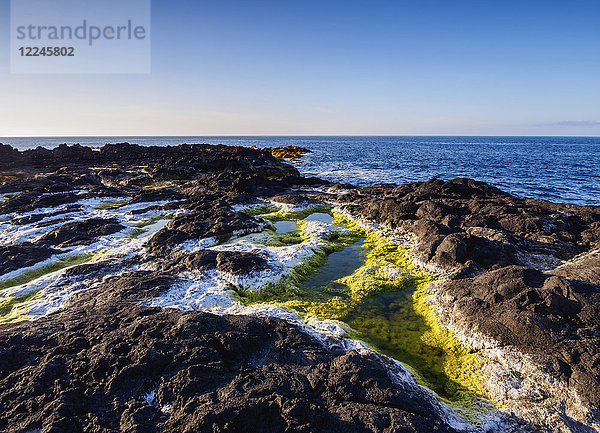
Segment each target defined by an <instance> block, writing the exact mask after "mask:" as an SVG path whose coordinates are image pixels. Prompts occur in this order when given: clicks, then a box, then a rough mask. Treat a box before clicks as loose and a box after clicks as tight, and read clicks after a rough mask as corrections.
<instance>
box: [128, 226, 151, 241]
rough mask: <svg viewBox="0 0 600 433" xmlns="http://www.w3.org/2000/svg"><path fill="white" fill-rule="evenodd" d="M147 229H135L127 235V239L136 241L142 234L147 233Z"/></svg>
mask: <svg viewBox="0 0 600 433" xmlns="http://www.w3.org/2000/svg"><path fill="white" fill-rule="evenodd" d="M147 232H148V229H145V228H139V227H136V228H134V229H133V230H131V231H130V232H129V233H127V239H137V238H139V237H140V236H141V235H143V234H144V233H147Z"/></svg>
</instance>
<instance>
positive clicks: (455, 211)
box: [339, 179, 600, 273]
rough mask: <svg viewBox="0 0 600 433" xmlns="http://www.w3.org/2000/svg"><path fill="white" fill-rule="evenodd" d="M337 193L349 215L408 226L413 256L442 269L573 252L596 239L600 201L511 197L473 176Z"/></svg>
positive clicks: (523, 262)
mask: <svg viewBox="0 0 600 433" xmlns="http://www.w3.org/2000/svg"><path fill="white" fill-rule="evenodd" d="M339 200H341V202H342V203H343V205H344V207H345V208H346V210H348V211H349V212H350V213H351V214H353V215H357V216H360V217H363V218H366V219H370V220H373V221H377V222H379V223H383V224H386V225H387V226H389V227H391V228H395V229H400V230H402V231H406V232H410V233H413V234H414V235H416V236H417V238H418V243H419V245H418V246H417V249H416V250H415V252H416V253H417V256H418V258H419V259H420V260H422V261H424V262H428V263H430V264H432V265H435V266H438V267H440V268H443V269H445V270H455V269H457V268H464V267H465V266H466V263H467V262H469V263H470V265H469V266H470V269H471V271H472V272H471V273H473V272H481V271H483V270H486V269H492V268H493V269H497V268H498V267H502V266H507V265H528V264H529V263H528V257H530V256H531V255H533V254H536V255H551V256H554V257H556V258H558V259H570V258H572V257H574V256H575V255H577V254H580V253H582V252H584V251H587V250H589V249H591V248H597V247H599V246H600V208H593V207H585V206H575V205H563V204H555V203H551V202H547V201H544V200H538V199H528V198H522V197H513V196H511V195H510V194H507V193H505V192H503V191H501V190H499V189H498V188H495V187H493V186H490V185H487V184H485V183H483V182H477V181H474V180H472V179H453V180H450V181H447V182H444V181H441V180H437V179H433V180H430V181H427V182H415V183H410V184H405V185H400V186H396V187H394V186H376V187H367V188H360V189H354V190H352V191H350V192H348V193H346V194H343V195H341V196H340V198H339ZM447 236H451V238H450V240H447V241H445V242H444V239H445V238H446V237H447ZM438 248H439V251H438Z"/></svg>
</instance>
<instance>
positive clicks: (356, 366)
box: [0, 274, 454, 433]
mask: <svg viewBox="0 0 600 433" xmlns="http://www.w3.org/2000/svg"><path fill="white" fill-rule="evenodd" d="M168 281H169V280H165V279H160V278H159V279H156V278H154V277H152V278H150V277H147V278H144V277H142V276H141V274H131V275H129V276H126V277H122V278H112V279H110V280H108V281H107V282H106V283H104V284H103V285H102V287H101V288H96V289H90V290H88V291H87V292H85V293H83V294H80V295H79V296H77V297H76V298H75V299H74V300H73V301H72V302H71V304H70V306H69V307H68V308H66V309H64V310H62V311H60V312H58V313H56V314H52V315H50V316H47V317H45V318H42V319H39V320H37V321H35V322H24V323H19V324H13V325H5V326H2V327H0V408H2V411H0V430H2V431H11V432H23V433H24V432H26V431H28V430H31V429H42V431H43V432H50V431H69V432H76V431H95V432H113V431H119V430H121V431H140V432H141V431H144V432H145V431H148V432H149V431H152V432H175V431H176V432H197V431H213V432H238V431H239V432H246V431H257V432H258V431H264V432H274V431H282V432H283V431H294V432H425V431H438V432H452V431H454V430H452V429H451V428H450V427H448V426H447V425H446V424H445V423H444V422H442V420H441V419H440V418H439V416H438V415H436V413H437V411H436V410H435V409H434V407H432V406H431V404H430V403H429V401H428V400H426V399H425V398H423V397H422V396H420V394H418V393H415V392H414V391H411V390H405V389H404V387H402V386H398V384H397V383H396V382H394V380H393V379H392V378H391V377H390V375H389V373H388V370H387V369H386V368H385V366H384V365H383V363H382V360H381V359H380V358H378V357H376V356H373V355H370V356H359V355H357V354H355V353H353V352H348V353H345V352H344V351H342V350H340V349H336V348H331V349H329V348H327V347H325V346H323V345H322V344H321V342H319V341H317V340H315V339H314V338H313V337H310V336H309V335H308V334H305V333H304V332H302V331H300V330H298V329H297V328H295V327H294V326H292V325H290V324H288V323H286V322H285V321H282V320H278V319H273V318H261V319H258V318H254V317H248V316H224V317H219V316H213V315H211V314H206V313H196V312H181V311H177V310H163V309H160V308H149V307H141V306H136V304H135V303H132V301H133V300H134V299H138V298H139V297H143V296H147V295H148V294H149V293H156V291H157V290H158V291H161V290H164V289H165V288H166V286H165V285H166V284H167V285H168Z"/></svg>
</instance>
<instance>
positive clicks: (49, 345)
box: [0, 144, 600, 433]
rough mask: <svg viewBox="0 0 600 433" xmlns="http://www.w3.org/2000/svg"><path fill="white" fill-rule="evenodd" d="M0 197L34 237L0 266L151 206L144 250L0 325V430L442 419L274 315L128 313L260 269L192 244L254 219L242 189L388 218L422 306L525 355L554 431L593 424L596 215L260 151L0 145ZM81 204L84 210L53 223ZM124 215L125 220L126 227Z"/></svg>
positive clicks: (18, 264) (357, 426)
mask: <svg viewBox="0 0 600 433" xmlns="http://www.w3.org/2000/svg"><path fill="white" fill-rule="evenodd" d="M299 187H301V188H303V189H302V191H298V188H299ZM309 187H320V188H319V189H318V190H317V189H314V190H312V191H311V190H309ZM324 188H328V189H327V191H326V192H325V190H324ZM0 193H2V194H8V193H17V195H15V196H12V197H10V198H9V199H7V200H5V201H3V202H1V203H0V216H4V218H5V219H4V222H2V224H12V225H11V230H13V231H14V236H16V237H15V239H20V238H19V237H18V236H17V235H19V234H20V233H21V232H22V231H24V232H26V231H27V230H32V232H35V234H36V235H35V239H34V240H33V241H32V242H22V241H19V242H12V241H10V239H12V238H10V237H6V238H3V240H2V243H0V272H1V273H3V274H4V273H7V272H11V271H14V270H18V269H20V268H23V267H26V266H31V265H32V264H35V263H38V262H40V261H43V260H45V259H47V258H49V257H50V256H51V255H52V254H56V253H57V251H58V250H56V249H55V248H61V249H64V248H66V249H70V248H76V247H80V246H86V245H90V244H92V243H93V242H95V241H96V240H98V239H100V238H103V237H106V236H110V235H113V234H115V233H119V232H121V231H123V232H124V234H127V233H131V232H129V231H128V230H134V229H135V230H139V231H143V230H146V228H147V227H150V226H151V224H153V221H144V220H143V219H141V220H140V218H144V215H146V214H148V215H154V216H155V217H156V219H160V218H163V219H166V218H168V219H169V221H168V222H167V223H166V225H164V227H162V228H158V229H157V232H156V233H154V234H153V235H152V236H151V237H150V238H149V240H148V241H147V242H145V243H144V244H143V245H144V246H143V248H144V255H143V257H142V256H140V255H139V253H137V254H138V255H136V254H129V255H127V256H126V257H125V258H124V259H123V260H121V261H120V262H110V261H108V262H103V263H102V262H101V263H88V264H79V265H78V266H74V267H71V268H69V269H67V270H66V271H65V272H64V275H65V277H66V278H72V279H74V280H77V281H83V283H81V284H82V285H83V286H82V287H80V288H81V289H85V290H84V291H82V292H80V293H78V294H77V295H75V296H74V297H73V298H71V299H70V300H69V301H68V303H67V304H66V306H65V307H64V308H62V309H59V310H58V311H56V312H53V313H51V314H49V315H47V316H45V317H42V318H40V319H38V320H36V321H32V322H29V321H26V322H20V323H16V324H1V325H0V408H1V409H2V410H1V411H0V431H9V432H13V431H15V432H23V433H25V432H28V431H36V429H42V431H43V432H50V431H52V432H59V431H64V432H70V431H97V432H104V431H106V432H109V431H119V430H120V431H138V432H145V431H190V432H191V431H269V432H271V431H307V432H308V431H324V432H325V431H327V432H329V431H373V432H387V431H389V432H404V431H406V432H429V431H440V432H443V431H453V430H452V428H451V427H449V426H448V424H446V423H445V421H444V420H443V419H442V418H443V416H442V414H441V412H440V410H439V407H437V406H436V405H435V404H434V403H432V402H431V401H430V400H428V399H427V398H425V397H423V395H422V394H420V393H419V392H417V391H416V389H417V388H416V387H415V386H414V385H410V384H406V383H403V382H402V381H398V380H397V378H394V377H392V376H393V375H391V373H390V370H389V368H388V367H386V365H384V363H383V361H382V359H383V358H380V357H377V356H375V355H364V354H361V355H358V354H357V353H355V352H353V351H349V352H347V351H345V350H342V349H341V348H340V347H341V346H336V345H335V344H333V345H328V344H323V342H322V341H321V340H319V339H318V338H315V337H314V336H311V335H310V334H307V333H306V332H304V331H302V330H301V329H300V328H297V327H296V326H295V325H292V324H290V323H287V322H285V321H281V320H278V319H272V318H266V317H258V316H220V317H219V316H213V315H211V314H208V313H200V312H181V311H178V310H175V309H170V308H165V309H161V308H158V307H148V306H145V305H147V300H148V299H150V298H152V297H156V296H159V295H161V294H164V293H165V292H167V291H168V290H169V289H170V288H171V287H172V286H173V284H174V283H175V281H176V280H177V276H178V275H179V274H182V273H185V272H207V271H216V272H220V273H224V274H227V275H232V276H239V275H247V274H250V273H253V272H263V271H266V270H269V266H270V265H269V258H268V257H267V256H266V255H265V254H263V253H261V252H258V251H250V252H242V251H216V250H208V249H206V248H205V247H206V245H208V244H210V243H211V242H216V243H224V242H227V240H228V239H230V238H231V237H232V236H239V235H245V234H248V233H254V232H259V231H261V230H262V229H263V227H264V226H265V222H264V221H262V220H260V219H259V218H256V217H253V216H249V215H247V214H245V213H243V212H239V211H236V210H235V209H239V206H241V205H242V204H254V203H256V202H257V200H259V199H268V200H270V201H269V202H265V203H279V204H283V205H289V206H292V207H294V206H304V205H306V204H314V203H323V202H329V203H333V204H334V205H337V206H339V208H340V209H341V210H342V211H344V212H347V213H348V214H350V215H352V216H353V217H356V218H360V219H363V220H366V221H369V222H375V223H378V224H381V225H384V226H386V227H388V228H389V229H391V230H392V232H393V235H394V236H399V238H400V239H403V240H405V241H407V242H409V243H410V244H411V246H412V250H411V253H412V255H413V258H414V259H415V260H416V261H417V262H418V263H419V264H421V265H422V266H426V267H427V268H428V269H433V270H435V271H437V272H439V273H440V274H442V276H443V278H442V279H441V280H440V281H438V283H436V287H435V299H436V302H437V304H436V308H438V310H437V311H438V313H439V315H440V316H441V317H442V319H444V322H445V323H450V324H451V325H452V326H454V327H456V329H458V330H459V331H460V332H462V333H463V334H465V335H466V336H467V337H469V336H475V335H476V336H482V338H483V339H484V340H485V342H486V343H485V344H487V345H492V346H493V345H494V344H495V345H496V346H493V347H494V350H496V349H497V350H496V351H497V352H498V353H500V352H502V351H503V350H505V349H506V350H508V349H510V350H512V351H516V353H518V354H522V355H523V356H527V357H528V359H530V360H531V362H532V363H533V364H534V365H535V366H536V368H538V369H539V370H540V371H542V372H544V374H546V375H547V376H548V377H550V378H551V380H550V379H549V380H548V383H561V384H564V385H565V386H567V387H568V388H569V390H572V391H573V392H574V393H575V394H576V395H577V396H578V398H581V401H582V405H583V406H585V408H586V411H584V412H585V414H584V415H582V416H579V418H577V416H578V415H577V416H575V415H573V414H572V413H571V412H569V413H570V415H569V416H571V415H573V417H574V418H573V420H572V421H568V422H566V421H564V420H563V421H561V422H563V424H564V425H571V430H568V429H567V430H560V431H574V432H579V431H582V432H588V431H594V430H590V428H592V427H590V426H591V425H594V423H597V422H598V419H599V416H598V411H597V407H598V406H599V405H600V391H599V390H600V376H599V375H598V371H600V364H599V363H600V328H599V325H598V317H600V307H599V305H600V298H599V296H600V295H599V294H600V287H599V286H598V284H600V260H599V257H600V256H599V255H598V249H599V248H600V208H593V207H582V206H574V205H561V204H553V203H549V202H546V201H543V200H534V199H528V198H520V197H513V196H511V195H509V194H507V193H505V192H503V191H501V190H499V189H497V188H495V187H492V186H490V185H487V184H484V183H481V182H477V181H474V180H471V179H454V180H451V181H447V182H444V181H440V180H431V181H428V182H417V183H411V184H406V185H400V186H394V185H384V186H376V187H364V188H358V187H354V186H352V185H332V184H330V183H329V182H325V181H321V180H318V179H307V178H302V177H300V176H299V173H298V171H297V170H296V169H295V168H294V167H293V166H291V165H288V164H285V163H282V162H281V161H279V160H278V159H277V158H276V157H274V156H273V155H272V153H271V152H268V151H263V150H258V149H249V148H238V147H226V146H209V145H182V146H177V147H166V148H161V147H141V146H136V145H130V144H119V145H107V146H104V147H102V148H101V149H100V150H92V149H89V148H85V147H82V146H61V147H59V148H57V149H54V150H52V151H49V150H45V149H36V150H31V151H26V152H17V151H14V150H13V149H12V148H9V147H7V146H0ZM117 198H118V199H119V200H123V203H119V204H118V206H121V205H126V206H127V207H128V209H129V208H130V210H127V211H126V215H125V217H124V219H121V220H117V219H115V217H114V216H110V215H109V216H106V215H104V214H103V213H102V211H100V210H96V211H93V209H94V206H96V205H97V204H98V203H97V202H93V203H94V204H92V205H90V204H86V200H88V201H89V200H92V201H93V200H97V199H101V200H104V201H110V200H115V199H117ZM86 206H87V207H86ZM233 206H237V207H233ZM82 209H87V211H89V212H92V211H93V212H96V213H94V215H95V216H94V217H93V218H87V219H84V220H75V221H72V220H71V219H70V218H71V217H72V216H73V215H74V214H77V213H78V212H79V213H81V212H83V211H82ZM90 209H92V210H90ZM107 209H109V208H108V207H107ZM107 215H108V214H107ZM130 217H131V218H133V217H135V218H136V219H135V221H137V222H138V224H140V223H141V225H139V226H132V225H128V223H125V222H124V221H126V220H127V218H130ZM53 224H56V225H57V226H56V227H55V226H54V225H53ZM33 229H35V230H33ZM38 231H39V233H38ZM19 236H20V235H19ZM132 238H133V239H135V237H132ZM207 242H208V243H207ZM142 259H143V260H148V262H145V263H144V267H143V269H137V268H136V266H138V265H139V263H140V262H141V261H142ZM117 274H118V276H112V277H110V276H111V275H117ZM107 278H108V279H107ZM88 279H89V280H90V281H92V280H93V281H95V282H94V284H87V283H86V281H87V280H88ZM98 281H99V283H98ZM467 343H469V342H468V341H467ZM502 353H503V352H502ZM511 368H513V369H516V370H515V371H516V373H515V374H517V373H518V375H520V377H521V378H524V377H525V376H526V371H524V370H523V371H517V370H518V368H520V367H519V365H518V364H515V366H511ZM511 380H512V379H511ZM522 380H525V379H522ZM552 381H554V382H552ZM508 382H510V381H508V380H507V383H508ZM511 383H512V382H511ZM544 386H545V385H544ZM509 388H510V387H509ZM515 389H516V388H515ZM540 389H541V391H540V392H542V391H543V392H545V391H547V390H546V389H543V387H542V388H540ZM517 391H518V390H517ZM517 391H515V392H517ZM540 395H541V394H540ZM565 398H567V397H565ZM546 400H548V401H550V400H549V399H548V398H546V397H545V396H544V395H542V396H541V397H539V396H537V397H535V398H534V397H532V398H531V399H529V400H528V399H524V400H519V401H520V402H521V406H526V405H538V406H541V407H543V405H544V404H545V403H544V402H545V401H546ZM548 404H550V403H548ZM551 404H553V405H554V406H548V412H547V413H558V414H559V415H557V416H559V417H561V416H562V417H563V418H564V419H566V418H565V417H564V416H563V412H564V406H569V404H570V403H569V402H568V401H567V400H565V399H564V398H563V400H560V399H559V400H557V401H554V400H552V402H551ZM561 405H562V407H563V408H562V409H561ZM511 410H512V409H511ZM552 411H554V412H552ZM561 411H563V412H561ZM517 412H518V411H517ZM257 414H260V416H258V415H257ZM517 415H518V416H521V415H520V414H519V413H517ZM575 418H576V419H575ZM526 421H528V422H530V423H532V425H533V426H532V427H531V426H530V428H529V430H528V429H521V430H515V431H552V428H551V427H549V425H550V424H549V423H546V424H544V422H543V420H542V421H539V420H538V419H537V418H536V419H526ZM569 423H570V424H569ZM563 424H561V425H563ZM553 425H554V424H553ZM556 425H558V424H556ZM596 425H597V424H596ZM502 428H503V427H497V428H495V429H494V428H492V429H491V431H503V430H502ZM561 428H562V427H561ZM481 431H485V430H484V429H483V428H482V430H481ZM555 431H558V430H555ZM596 431H597V430H596Z"/></svg>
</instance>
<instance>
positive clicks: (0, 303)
mask: <svg viewBox="0 0 600 433" xmlns="http://www.w3.org/2000/svg"><path fill="white" fill-rule="evenodd" d="M102 254H103V253H102V252H89V253H84V254H74V255H70V256H66V257H63V258H60V259H58V260H56V261H54V262H52V263H49V264H47V265H44V266H40V267H37V268H34V269H30V270H28V271H25V272H23V273H22V274H20V275H17V276H16V277H13V278H9V279H6V280H2V281H0V290H5V289H9V288H11V287H16V286H20V285H22V284H26V283H29V282H31V281H33V280H36V279H38V278H40V277H42V276H44V275H47V274H51V273H52V272H56V271H59V270H61V269H65V268H68V267H71V266H76V265H81V264H83V263H87V262H90V261H92V260H96V259H98V258H99V257H101V256H102ZM40 290H41V288H40V289H37V290H32V291H31V292H28V293H25V294H22V295H17V296H3V295H2V294H1V293H0V323H6V322H14V321H18V320H27V319H28V316H26V315H24V314H23V313H22V312H20V309H19V306H21V305H22V304H23V303H25V302H28V301H31V300H33V299H35V298H36V296H37V295H38V293H39V291H40Z"/></svg>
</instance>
